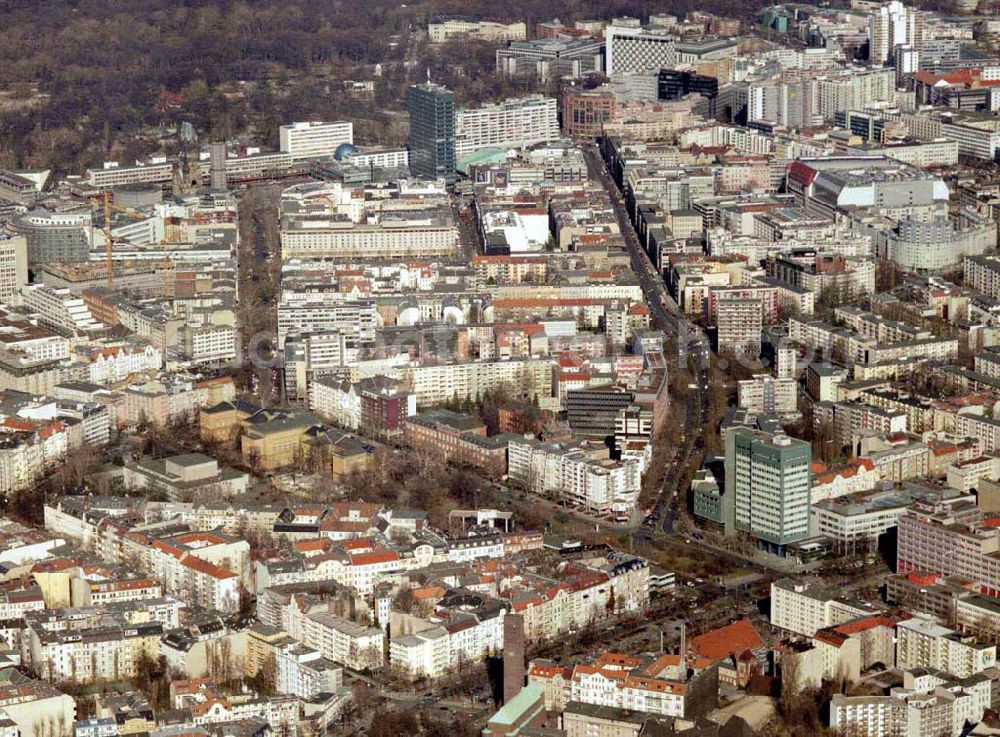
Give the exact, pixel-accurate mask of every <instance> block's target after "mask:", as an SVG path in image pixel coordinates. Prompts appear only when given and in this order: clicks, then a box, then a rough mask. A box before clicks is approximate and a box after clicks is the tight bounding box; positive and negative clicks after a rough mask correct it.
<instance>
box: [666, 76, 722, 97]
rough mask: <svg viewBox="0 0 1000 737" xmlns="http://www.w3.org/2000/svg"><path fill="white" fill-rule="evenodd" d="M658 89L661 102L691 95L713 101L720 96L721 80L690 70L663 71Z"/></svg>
mask: <svg viewBox="0 0 1000 737" xmlns="http://www.w3.org/2000/svg"><path fill="white" fill-rule="evenodd" d="M656 89H657V97H658V98H659V99H660V100H676V99H677V98H678V97H683V96H684V95H689V94H691V93H697V94H699V95H701V96H702V97H707V98H709V99H713V98H715V96H716V95H718V94H719V80H718V79H717V78H715V77H709V76H706V75H704V74H696V73H695V72H692V71H691V70H689V69H661V70H660V72H659V74H658V75H657V79H656Z"/></svg>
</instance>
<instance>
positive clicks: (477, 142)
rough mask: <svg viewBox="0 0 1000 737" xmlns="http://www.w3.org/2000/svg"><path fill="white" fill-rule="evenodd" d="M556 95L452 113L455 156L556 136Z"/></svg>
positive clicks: (545, 139) (545, 141)
mask: <svg viewBox="0 0 1000 737" xmlns="http://www.w3.org/2000/svg"><path fill="white" fill-rule="evenodd" d="M559 136H560V133H559V120H558V105H557V103H556V100H555V98H553V97H543V96H542V95H531V96H529V97H522V98H517V99H509V100H505V101H504V102H500V103H496V104H493V105H483V106H482V107H478V108H472V109H465V110H459V111H458V112H456V114H455V156H456V157H457V158H462V157H463V156H467V155H469V154H471V153H473V152H474V151H477V150H478V149H481V148H486V147H488V146H496V147H500V148H526V147H528V146H533V145H535V144H539V143H548V142H550V141H556V140H558V139H559Z"/></svg>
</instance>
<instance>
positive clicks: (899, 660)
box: [896, 617, 997, 678]
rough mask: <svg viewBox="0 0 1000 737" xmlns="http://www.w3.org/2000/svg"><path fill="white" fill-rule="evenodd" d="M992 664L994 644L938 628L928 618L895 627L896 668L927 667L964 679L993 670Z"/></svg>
mask: <svg viewBox="0 0 1000 737" xmlns="http://www.w3.org/2000/svg"><path fill="white" fill-rule="evenodd" d="M996 661H997V648H996V645H995V644H987V643H985V642H980V641H979V640H977V639H976V638H975V637H974V636H970V635H963V634H961V633H959V632H956V631H954V630H951V629H948V628H947V627H942V626H941V625H939V624H938V623H937V622H935V621H934V620H932V619H926V618H922V617H914V618H913V619H907V620H905V621H903V622H900V623H899V624H898V625H897V626H896V666H897V667H899V668H927V669H929V670H937V671H943V672H945V673H951V674H954V675H955V676H957V677H959V678H968V677H970V676H972V675H975V674H976V673H981V672H982V671H984V670H986V669H987V668H992V667H994V666H995V665H996Z"/></svg>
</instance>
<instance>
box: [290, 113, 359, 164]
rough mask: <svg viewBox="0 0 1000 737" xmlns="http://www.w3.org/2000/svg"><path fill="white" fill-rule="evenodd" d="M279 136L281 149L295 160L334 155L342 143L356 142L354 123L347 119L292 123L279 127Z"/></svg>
mask: <svg viewBox="0 0 1000 737" xmlns="http://www.w3.org/2000/svg"><path fill="white" fill-rule="evenodd" d="M278 138H279V142H280V146H281V151H282V152H283V153H286V154H289V155H290V156H291V157H292V160H293V161H298V160H299V159H317V158H322V157H324V156H333V155H334V153H336V151H337V147H338V146H340V145H341V144H342V143H351V144H353V143H354V123H351V122H349V121H345V120H338V121H336V122H333V123H321V122H317V121H313V122H307V123H292V124H291V125H283V126H281V127H280V128H279V129H278Z"/></svg>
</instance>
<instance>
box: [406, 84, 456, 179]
mask: <svg viewBox="0 0 1000 737" xmlns="http://www.w3.org/2000/svg"><path fill="white" fill-rule="evenodd" d="M406 102H407V108H408V109H409V112H410V171H411V172H412V173H413V174H414V176H418V177H426V178H428V179H438V178H440V177H443V178H444V179H445V181H447V182H454V181H455V93H454V92H452V91H451V90H449V89H447V88H445V87H442V86H441V85H438V84H434V83H433V82H424V83H423V84H415V85H413V86H411V87H410V91H409V93H408V94H407V98H406Z"/></svg>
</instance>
